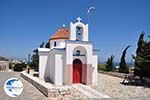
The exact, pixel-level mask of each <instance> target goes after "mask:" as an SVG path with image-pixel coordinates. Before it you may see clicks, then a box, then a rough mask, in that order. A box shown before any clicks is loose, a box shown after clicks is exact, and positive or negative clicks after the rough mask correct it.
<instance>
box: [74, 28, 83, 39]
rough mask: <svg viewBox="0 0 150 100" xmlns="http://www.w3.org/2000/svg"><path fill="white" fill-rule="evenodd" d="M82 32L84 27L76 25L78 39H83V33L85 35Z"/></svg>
mask: <svg viewBox="0 0 150 100" xmlns="http://www.w3.org/2000/svg"><path fill="white" fill-rule="evenodd" d="M82 33H83V28H82V27H79V26H77V27H76V40H77V41H81V40H82V35H83V34H82Z"/></svg>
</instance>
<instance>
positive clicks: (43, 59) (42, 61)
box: [38, 48, 50, 79]
mask: <svg viewBox="0 0 150 100" xmlns="http://www.w3.org/2000/svg"><path fill="white" fill-rule="evenodd" d="M49 51H50V49H47V48H38V54H39V77H40V78H41V79H44V76H45V69H46V66H47V59H48V53H49ZM46 74H48V73H46Z"/></svg>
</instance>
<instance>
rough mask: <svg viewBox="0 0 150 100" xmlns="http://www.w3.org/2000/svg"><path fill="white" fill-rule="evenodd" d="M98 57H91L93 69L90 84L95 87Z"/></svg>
mask: <svg viewBox="0 0 150 100" xmlns="http://www.w3.org/2000/svg"><path fill="white" fill-rule="evenodd" d="M97 64H98V56H97V55H93V57H92V67H93V74H92V77H93V78H92V79H93V80H92V84H94V85H97V73H98V72H97V67H98V65H97Z"/></svg>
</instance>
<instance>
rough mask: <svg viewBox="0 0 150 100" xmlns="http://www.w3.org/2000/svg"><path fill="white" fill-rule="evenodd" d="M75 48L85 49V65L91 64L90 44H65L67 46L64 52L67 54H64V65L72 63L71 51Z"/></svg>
mask: <svg viewBox="0 0 150 100" xmlns="http://www.w3.org/2000/svg"><path fill="white" fill-rule="evenodd" d="M76 47H82V48H85V50H86V52H87V55H86V56H87V57H88V58H87V63H89V64H92V61H91V57H92V52H93V51H92V45H91V44H80V43H76V44H75V43H67V46H66V52H68V53H67V54H66V58H67V61H66V63H67V64H72V61H73V51H74V49H75V48H76Z"/></svg>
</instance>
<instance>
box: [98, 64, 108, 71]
mask: <svg viewBox="0 0 150 100" xmlns="http://www.w3.org/2000/svg"><path fill="white" fill-rule="evenodd" d="M98 70H102V71H106V65H105V64H98Z"/></svg>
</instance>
